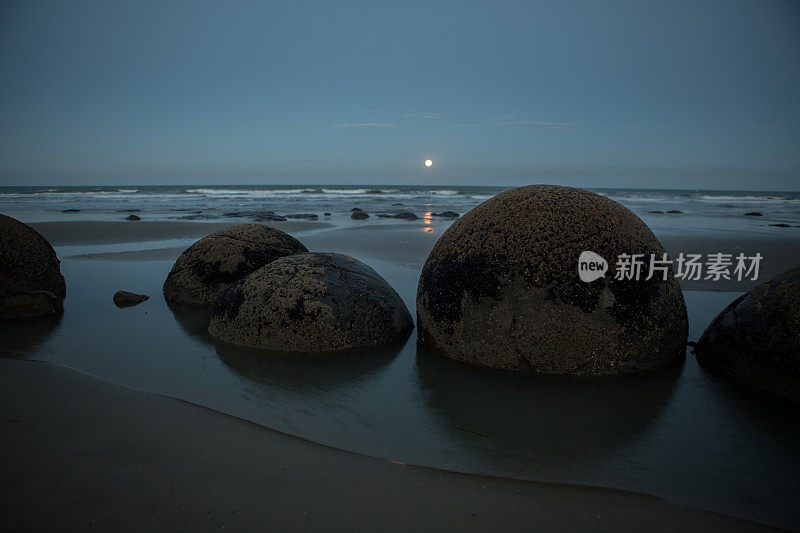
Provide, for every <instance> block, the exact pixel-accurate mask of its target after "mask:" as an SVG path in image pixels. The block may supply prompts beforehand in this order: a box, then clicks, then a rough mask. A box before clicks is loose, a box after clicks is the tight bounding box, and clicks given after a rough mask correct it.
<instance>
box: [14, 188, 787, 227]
mask: <svg viewBox="0 0 800 533" xmlns="http://www.w3.org/2000/svg"><path fill="white" fill-rule="evenodd" d="M508 188H509V187H499V186H494V187H492V186H490V187H478V186H459V185H435V186H419V185H381V186H368V185H324V186H323V185H242V186H232V185H225V186H222V185H217V186H212V185H202V186H201V185H164V186H160V185H159V186H138V185H134V186H87V187H83V186H82V187H0V212H2V213H6V214H9V215H11V216H15V217H16V218H20V219H21V220H23V221H26V222H41V221H53V220H76V219H85V220H88V219H92V220H95V219H97V220H107V219H109V220H111V219H116V218H119V217H120V213H122V212H126V211H133V210H136V212H137V214H139V216H141V217H142V218H147V219H149V220H225V219H226V218H234V217H235V218H247V217H248V215H249V216H251V218H252V215H254V214H256V213H265V212H274V213H275V214H278V215H292V214H316V215H318V216H319V217H320V218H322V217H323V214H324V213H331V215H332V218H331V220H332V221H333V222H334V223H335V221H336V218H337V217H336V215H342V214H347V213H349V212H350V211H351V209H352V208H354V207H358V208H359V209H362V210H364V211H366V212H368V213H389V214H392V213H397V212H400V211H411V212H414V213H415V214H417V215H418V216H420V217H425V216H426V214H427V215H428V216H430V214H431V213H436V212H440V211H455V212H457V213H459V214H463V213H464V212H466V211H468V210H469V209H471V208H473V207H475V206H476V205H478V204H480V203H481V202H483V201H485V200H487V199H489V198H491V197H492V196H494V195H496V194H498V193H500V192H502V191H503V190H506V189H508ZM590 190H593V191H595V192H597V193H599V194H602V195H604V196H607V197H609V198H611V199H613V200H615V201H617V202H619V203H621V204H623V205H625V206H626V207H628V208H630V209H631V210H633V211H634V212H635V213H636V214H638V215H639V216H641V217H642V218H644V219H645V221H646V222H647V223H648V224H649V225H650V226H651V227H652V228H653V229H654V230H658V229H665V230H666V229H680V228H690V227H693V228H704V229H713V228H717V229H721V230H740V229H741V230H759V229H761V230H764V229H765V228H771V229H770V230H766V231H775V227H774V226H770V224H787V225H789V226H794V225H800V192H775V191H769V192H767V191H734V190H730V191H724V190H668V189H611V188H606V189H590ZM65 211H66V212H65ZM659 211H660V212H659ZM668 211H680V213H668ZM751 212H758V213H761V214H762V215H763V216H761V217H748V216H744V214H745V213H751Z"/></svg>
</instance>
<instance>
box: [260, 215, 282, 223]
mask: <svg viewBox="0 0 800 533" xmlns="http://www.w3.org/2000/svg"><path fill="white" fill-rule="evenodd" d="M253 220H255V221H256V222H286V217H284V216H281V215H261V216H258V217H256V218H254V219H253Z"/></svg>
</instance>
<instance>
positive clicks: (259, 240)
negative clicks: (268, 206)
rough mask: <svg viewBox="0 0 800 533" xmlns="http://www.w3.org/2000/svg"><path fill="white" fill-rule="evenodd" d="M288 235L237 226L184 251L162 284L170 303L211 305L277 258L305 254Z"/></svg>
mask: <svg viewBox="0 0 800 533" xmlns="http://www.w3.org/2000/svg"><path fill="white" fill-rule="evenodd" d="M307 251H308V250H306V247H305V246H303V245H302V244H301V243H300V241H298V240H297V239H295V238H294V237H292V236H291V235H289V234H287V233H284V232H282V231H280V230H277V229H275V228H271V227H269V226H263V225H261V224H237V225H235V226H231V227H230V228H226V229H224V230H222V231H218V232H217V233H213V234H211V235H209V236H207V237H203V238H202V239H200V240H199V241H197V242H196V243H194V244H193V245H192V246H190V247H189V248H187V249H186V250H185V251H184V252H183V253H182V254H181V255H180V257H178V260H177V261H175V265H173V267H172V270H171V271H170V273H169V275H168V276H167V280H166V281H165V282H164V298H165V299H166V300H168V301H171V302H176V303H188V304H196V305H211V304H212V303H213V302H214V299H215V298H216V297H217V296H219V294H220V293H221V292H222V291H224V290H225V289H227V288H228V287H230V286H231V285H232V284H233V283H235V282H237V281H239V280H240V279H242V278H243V277H245V276H247V275H248V274H250V273H251V272H253V271H255V270H257V269H259V268H261V267H262V266H264V265H266V264H267V263H270V262H271V261H274V260H276V259H278V258H280V257H284V256H287V255H291V254H296V253H303V252H307Z"/></svg>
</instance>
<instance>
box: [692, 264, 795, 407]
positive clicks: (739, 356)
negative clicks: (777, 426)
mask: <svg viewBox="0 0 800 533" xmlns="http://www.w3.org/2000/svg"><path fill="white" fill-rule="evenodd" d="M695 354H696V355H697V361H698V362H699V363H700V365H702V366H703V367H704V368H707V369H708V370H710V371H712V372H715V373H717V374H720V375H723V376H725V377H728V378H730V379H733V380H736V381H739V382H742V383H746V384H748V385H751V386H753V387H756V388H758V389H761V390H763V391H765V392H768V393H770V394H773V395H776V396H782V397H784V398H788V399H790V400H792V401H795V402H800V266H796V267H794V268H793V269H791V270H789V271H787V272H784V273H783V274H779V275H778V276H776V277H774V278H772V279H771V280H769V281H767V282H766V283H763V284H762V285H759V286H758V287H756V288H755V289H753V290H751V291H750V292H748V293H746V294H743V295H742V296H740V297H739V298H737V299H736V300H734V301H733V302H732V303H731V304H730V305H729V306H728V307H726V308H725V310H723V311H722V312H721V313H720V314H719V315H717V317H716V318H715V319H714V321H713V322H711V324H710V325H709V326H708V328H706V330H705V332H703V335H702V336H701V337H700V340H698V341H697V346H696V347H695Z"/></svg>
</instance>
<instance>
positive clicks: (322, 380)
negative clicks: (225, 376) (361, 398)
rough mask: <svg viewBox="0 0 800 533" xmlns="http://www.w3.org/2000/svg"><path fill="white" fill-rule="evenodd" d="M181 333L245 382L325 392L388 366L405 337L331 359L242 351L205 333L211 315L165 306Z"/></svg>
mask: <svg viewBox="0 0 800 533" xmlns="http://www.w3.org/2000/svg"><path fill="white" fill-rule="evenodd" d="M167 305H168V307H169V309H170V310H171V311H172V314H173V315H174V316H175V320H177V322H178V324H179V325H180V326H181V329H183V331H184V332H186V333H187V334H188V335H189V336H190V337H192V338H193V339H195V340H197V341H199V342H201V343H203V344H207V345H209V346H214V347H215V348H216V351H217V355H219V358H220V359H221V360H222V362H224V363H225V364H226V365H227V366H229V367H230V368H231V369H233V370H234V371H235V372H237V373H238V374H240V375H242V376H244V377H246V378H247V379H250V380H253V381H258V382H266V383H270V384H273V385H277V386H281V387H285V388H293V389H294V388H309V389H310V388H315V389H323V390H324V389H329V388H332V387H338V386H342V385H348V386H350V385H352V384H353V383H354V382H355V381H358V380H364V379H367V378H368V377H369V376H371V375H374V374H375V373H377V372H378V371H380V370H381V369H383V368H384V367H385V366H386V365H387V364H388V363H390V362H391V361H392V360H393V359H394V358H395V357H396V356H397V354H398V353H400V351H401V350H402V349H403V346H405V344H406V342H407V340H408V336H406V337H405V338H403V339H402V340H399V341H397V342H396V343H393V344H389V345H387V346H381V347H378V348H375V349H371V350H356V351H352V352H345V353H337V354H333V355H318V356H317V355H312V356H306V355H298V354H288V353H281V352H271V351H267V350H260V349H251V348H243V347H241V346H235V345H232V344H228V343H226V342H223V341H215V340H214V339H213V337H211V335H209V333H208V323H209V320H210V318H211V311H210V310H209V309H205V308H202V307H198V306H193V305H181V304H175V303H171V302H168V303H167Z"/></svg>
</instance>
